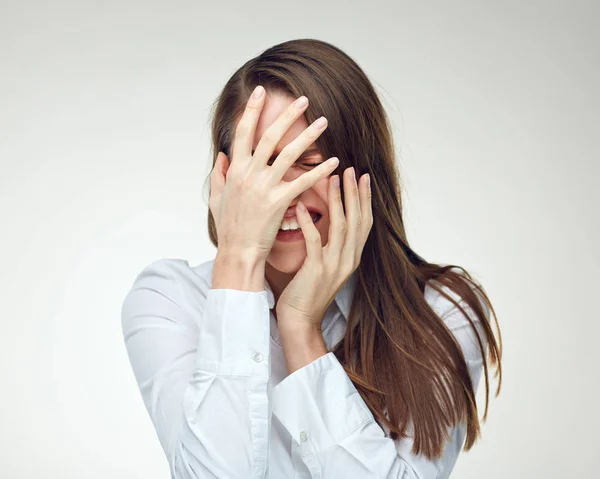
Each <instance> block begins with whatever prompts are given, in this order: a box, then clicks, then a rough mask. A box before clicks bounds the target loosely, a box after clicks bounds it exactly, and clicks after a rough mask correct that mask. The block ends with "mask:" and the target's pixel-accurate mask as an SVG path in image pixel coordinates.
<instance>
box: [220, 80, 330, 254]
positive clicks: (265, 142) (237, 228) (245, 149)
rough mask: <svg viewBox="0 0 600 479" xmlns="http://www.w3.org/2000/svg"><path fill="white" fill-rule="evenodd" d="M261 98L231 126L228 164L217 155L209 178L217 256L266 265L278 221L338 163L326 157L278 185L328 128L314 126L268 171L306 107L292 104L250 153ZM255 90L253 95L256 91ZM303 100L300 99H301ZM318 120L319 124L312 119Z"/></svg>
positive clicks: (285, 149) (290, 145)
mask: <svg viewBox="0 0 600 479" xmlns="http://www.w3.org/2000/svg"><path fill="white" fill-rule="evenodd" d="M257 90H258V91H259V92H260V91H262V94H261V96H260V97H258V98H257V97H255V96H254V94H253V95H252V96H251V97H250V99H249V100H248V103H247V105H246V109H245V110H244V113H243V115H242V117H241V119H240V121H239V123H238V125H237V127H236V131H235V137H234V140H233V145H232V148H231V151H232V155H231V156H232V158H231V163H229V159H228V158H227V156H226V155H225V153H223V152H219V154H218V156H217V161H216V164H215V167H214V169H213V171H212V173H211V192H210V199H209V208H210V210H211V212H212V214H213V217H214V219H215V226H216V229H217V235H218V240H219V248H218V249H219V252H220V251H221V250H222V249H226V250H227V251H228V252H229V251H232V252H234V253H235V254H237V255H241V256H243V257H251V258H252V259H254V260H265V261H266V258H267V256H268V255H269V252H270V251H271V249H272V247H273V244H274V243H275V237H276V236H277V232H278V231H279V228H280V226H281V221H282V220H283V216H284V215H285V212H286V210H287V209H288V207H289V205H290V203H291V202H292V201H293V200H294V198H296V197H297V196H298V195H300V194H301V193H302V192H303V191H305V190H307V189H309V188H311V187H312V186H313V185H314V184H315V183H317V182H318V181H320V180H321V179H322V178H324V177H326V176H328V175H329V174H331V172H332V171H333V170H334V169H335V168H336V167H337V165H338V163H339V161H338V159H337V158H335V157H334V158H330V159H329V160H327V161H325V162H323V163H321V164H320V165H319V166H317V167H315V168H314V169H312V170H311V171H308V172H306V173H305V174H303V175H300V176H299V177H298V178H296V179H295V180H293V181H290V182H285V181H282V178H283V176H284V175H285V173H286V171H287V170H288V168H289V167H290V166H291V165H292V164H294V162H295V161H296V160H297V158H298V157H299V156H300V154H302V152H303V151H304V150H306V148H307V147H308V146H309V145H311V144H312V143H313V142H314V141H315V140H316V139H317V138H318V137H319V136H320V135H321V133H322V132H323V131H325V128H326V127H327V122H326V121H325V124H324V125H323V126H321V127H320V128H319V127H317V126H315V123H317V122H314V123H313V124H312V125H310V126H309V127H308V128H306V129H305V130H304V131H303V132H302V133H301V134H300V135H298V137H297V138H295V139H294V140H293V141H291V142H290V143H288V144H287V145H286V146H285V148H283V150H282V151H281V152H280V153H279V155H278V156H277V159H276V160H275V161H274V162H273V165H272V166H269V165H268V164H267V163H268V161H269V159H270V158H271V155H272V154H273V151H274V150H275V148H276V146H277V144H278V143H279V141H280V140H281V138H282V137H283V135H284V134H285V133H286V131H287V130H288V129H289V128H290V126H291V125H292V124H293V123H294V122H295V121H296V119H297V118H298V117H299V116H300V115H302V114H303V112H304V110H305V109H306V106H307V105H308V101H307V102H306V104H305V105H300V106H298V104H299V102H298V100H299V99H298V100H296V101H295V102H294V103H292V104H291V105H290V106H289V107H288V108H287V109H286V110H285V111H284V112H283V113H282V114H281V115H280V116H279V117H278V118H277V120H275V121H274V122H273V124H271V125H270V126H269V128H267V130H266V131H265V133H264V134H263V136H262V138H261V139H260V141H259V143H258V145H257V146H256V151H255V152H254V154H252V145H253V143H254V135H255V132H256V125H257V123H258V119H259V117H260V113H261V111H262V108H263V106H264V102H265V98H266V94H265V92H264V88H262V87H257ZM257 90H255V92H256V91H257ZM301 98H303V97H301ZM317 121H318V120H317Z"/></svg>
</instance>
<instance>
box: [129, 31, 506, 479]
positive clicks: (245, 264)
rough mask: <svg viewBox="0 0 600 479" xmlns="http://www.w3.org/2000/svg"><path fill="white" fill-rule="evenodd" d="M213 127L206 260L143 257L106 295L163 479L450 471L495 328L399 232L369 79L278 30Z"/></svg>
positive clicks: (386, 136)
mask: <svg viewBox="0 0 600 479" xmlns="http://www.w3.org/2000/svg"><path fill="white" fill-rule="evenodd" d="M212 141H213V147H214V151H213V169H212V172H211V182H210V183H211V188H210V200H209V208H210V212H209V220H208V231H209V236H210V239H211V241H212V242H213V244H214V245H215V246H216V247H217V254H216V257H215V259H214V260H211V261H207V262H205V263H203V264H200V265H198V266H194V267H192V266H190V265H189V263H188V262H187V261H186V260H182V259H161V260H158V261H155V262H154V263H152V264H150V265H148V266H147V267H146V268H144V270H143V271H142V272H141V273H140V274H139V275H138V277H137V278H136V279H135V282H134V284H133V287H132V288H131V291H130V292H129V293H128V295H127V297H126V298H125V301H124V303H123V310H122V325H123V334H124V338H125V342H126V347H127V351H128V355H129V359H130V361H131V365H132V368H133V371H134V373H135V378H136V380H137V383H138V385H139V388H140V391H141V393H142V397H143V399H144V403H145V405H146V408H147V410H148V413H149V415H150V418H151V420H152V422H153V424H154V427H155V429H156V431H157V435H158V439H159V440H160V443H161V446H162V447H163V449H164V452H165V454H166V455H167V458H168V462H169V466H170V471H171V475H172V477H174V478H178V479H184V478H185V479H191V478H244V479H247V478H267V477H268V478H292V477H294V478H296V477H307V478H308V477H310V478H325V479H335V478H345V479H354V478H404V479H409V478H411V479H417V478H419V479H434V478H437V479H440V478H447V477H448V476H449V475H450V472H451V470H452V468H453V466H454V463H455V461H456V458H457V456H458V454H459V452H460V450H461V449H462V448H463V443H464V449H465V450H469V449H470V448H471V447H472V446H473V444H474V443H475V441H476V439H477V438H478V436H479V432H480V431H479V427H480V426H479V418H478V407H477V405H476V402H475V393H476V390H477V385H478V383H479V380H480V376H481V374H482V372H483V373H484V376H485V389H486V405H485V413H484V416H483V420H485V418H486V416H487V406H488V396H489V379H488V375H489V374H488V360H487V359H488V358H489V361H490V363H491V364H492V365H496V375H499V376H500V379H499V383H498V389H497V391H496V394H498V393H499V391H500V384H501V350H502V347H501V344H502V343H501V339H500V331H499V329H498V328H497V336H498V339H496V337H495V334H494V331H493V330H492V327H491V319H490V318H491V314H492V313H493V315H494V318H495V312H494V310H493V307H492V305H491V303H490V301H489V299H488V297H487V295H486V294H485V292H484V290H483V288H482V286H481V285H480V284H478V283H477V282H476V281H475V280H474V279H473V278H472V277H471V276H470V275H469V273H468V272H467V271H466V270H464V269H463V268H461V267H458V266H453V265H437V264H433V263H429V262H427V261H426V260H425V259H423V258H422V257H421V256H419V255H418V254H417V253H415V252H414V251H413V250H412V249H411V248H410V247H409V245H408V241H407V239H406V232H405V229H404V222H403V218H402V202H401V190H400V186H399V175H398V171H397V167H396V159H395V157H394V147H393V143H392V136H391V133H390V128H389V125H388V120H387V118H386V114H385V112H384V109H383V107H382V105H381V103H380V102H379V99H378V98H377V95H376V93H375V91H374V89H373V86H372V84H371V83H370V81H369V80H368V78H367V76H366V75H365V74H364V72H363V71H362V70H361V69H360V68H359V66H358V65H357V64H356V63H355V62H354V61H353V60H352V59H351V58H349V57H348V56H347V55H346V54H344V53H343V52H342V51H340V50H339V49H338V48H337V47H335V46H333V45H331V44H328V43H326V42H323V41H318V40H295V41H289V42H285V43H282V44H279V45H276V46H274V47H272V48H269V49H268V50H266V51H264V52H263V53H262V54H261V55H259V56H258V57H256V58H253V59H252V60H250V61H248V62H247V63H246V64H245V65H243V66H242V67H241V68H240V69H239V70H238V71H237V72H235V74H234V75H233V76H232V77H231V79H230V80H229V81H228V82H227V84H226V85H225V87H224V89H223V91H222V93H221V95H220V96H219V98H218V101H217V103H216V108H215V110H214V121H213V128H212ZM496 325H497V321H496Z"/></svg>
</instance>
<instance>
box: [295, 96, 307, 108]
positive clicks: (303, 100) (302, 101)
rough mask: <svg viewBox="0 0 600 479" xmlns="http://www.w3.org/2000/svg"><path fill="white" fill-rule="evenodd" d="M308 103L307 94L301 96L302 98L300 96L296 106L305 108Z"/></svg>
mask: <svg viewBox="0 0 600 479" xmlns="http://www.w3.org/2000/svg"><path fill="white" fill-rule="evenodd" d="M307 103H308V98H306V97H305V96H301V97H300V98H298V99H297V100H296V108H298V109H300V108H304V107H305V106H306V104H307Z"/></svg>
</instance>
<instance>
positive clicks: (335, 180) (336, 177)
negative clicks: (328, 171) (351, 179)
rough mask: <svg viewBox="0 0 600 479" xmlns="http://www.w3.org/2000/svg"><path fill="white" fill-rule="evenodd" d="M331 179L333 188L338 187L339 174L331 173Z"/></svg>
mask: <svg viewBox="0 0 600 479" xmlns="http://www.w3.org/2000/svg"><path fill="white" fill-rule="evenodd" d="M331 181H332V183H333V186H334V187H335V188H339V187H340V177H339V175H333V176H332V177H331Z"/></svg>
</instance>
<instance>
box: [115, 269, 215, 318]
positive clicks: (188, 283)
mask: <svg viewBox="0 0 600 479" xmlns="http://www.w3.org/2000/svg"><path fill="white" fill-rule="evenodd" d="M213 263H214V259H211V260H209V261H205V262H203V263H200V264H198V265H196V266H191V265H190V263H189V261H188V260H185V259H181V258H161V259H158V260H155V261H153V262H151V263H149V264H147V265H145V266H144V267H143V268H142V269H141V270H140V271H139V272H138V273H137V274H136V276H135V277H134V279H133V282H132V284H131V287H130V289H129V291H127V294H126V295H125V298H124V300H123V303H122V316H123V318H129V317H131V316H135V315H139V314H144V312H148V313H152V312H154V313H156V311H161V310H164V309H165V308H169V309H172V308H175V307H176V308H179V309H183V310H186V311H187V312H189V313H191V314H192V316H196V315H197V313H199V314H201V312H202V311H203V309H204V303H205V299H206V296H207V294H208V291H209V290H210V288H211V285H212V267H213Z"/></svg>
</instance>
